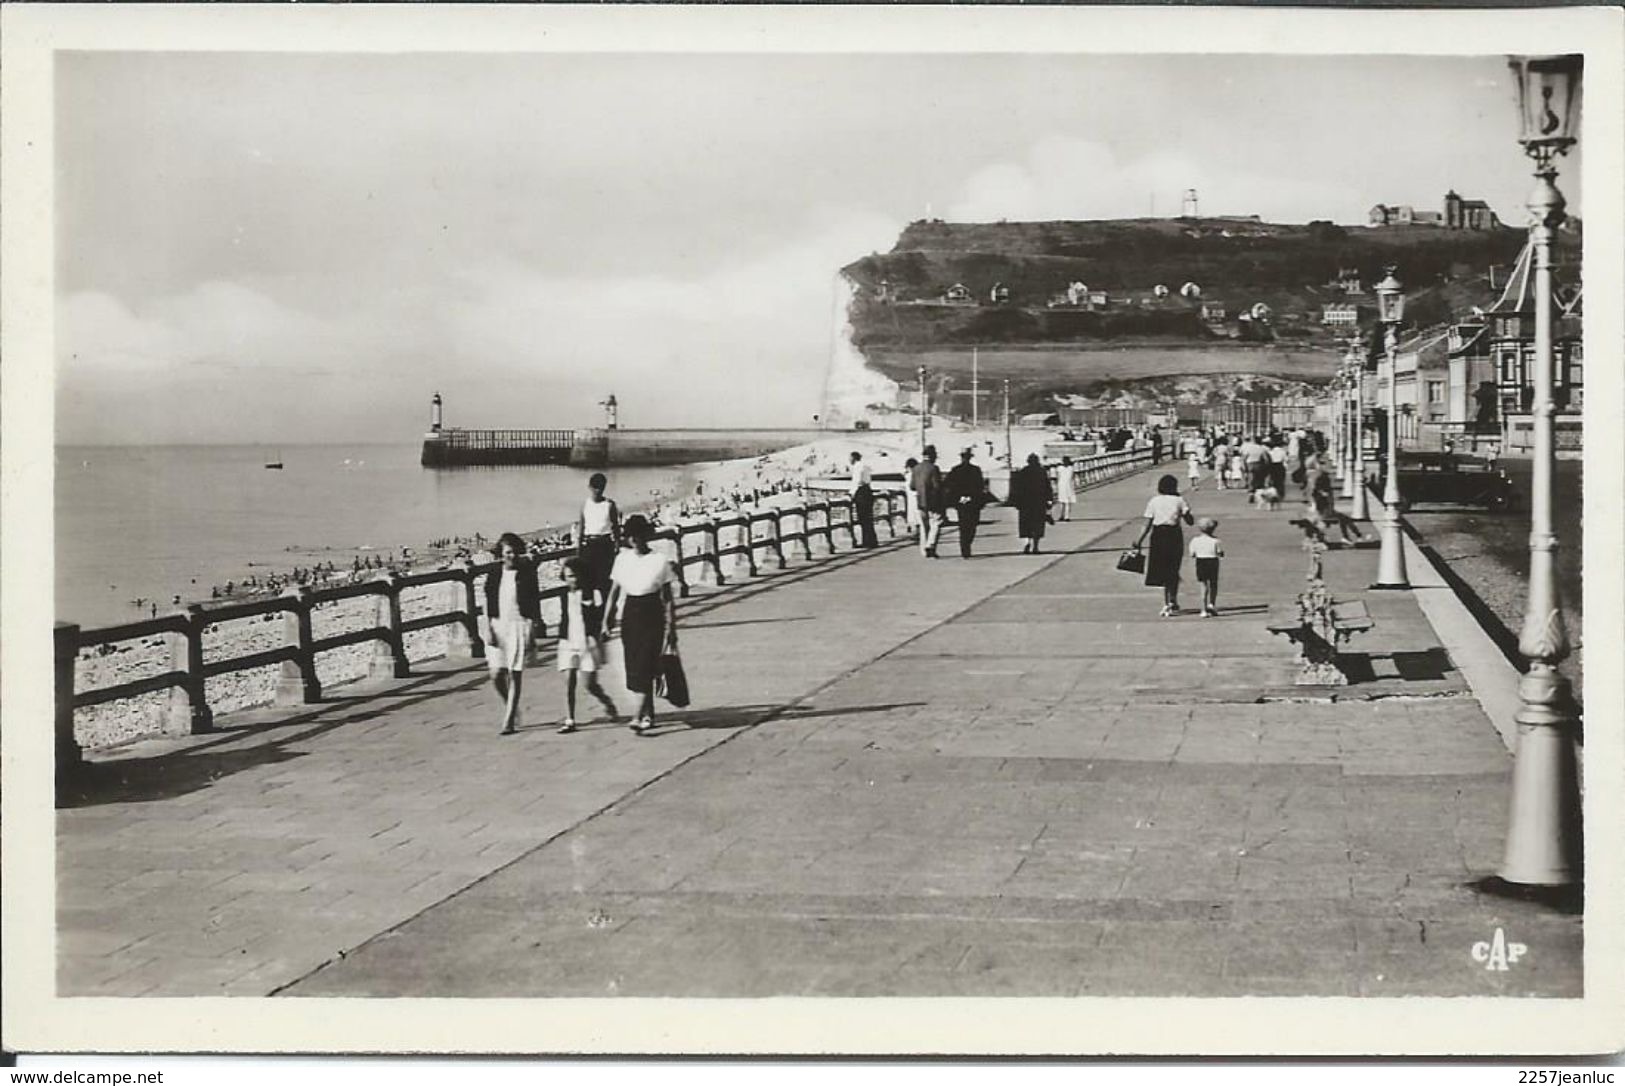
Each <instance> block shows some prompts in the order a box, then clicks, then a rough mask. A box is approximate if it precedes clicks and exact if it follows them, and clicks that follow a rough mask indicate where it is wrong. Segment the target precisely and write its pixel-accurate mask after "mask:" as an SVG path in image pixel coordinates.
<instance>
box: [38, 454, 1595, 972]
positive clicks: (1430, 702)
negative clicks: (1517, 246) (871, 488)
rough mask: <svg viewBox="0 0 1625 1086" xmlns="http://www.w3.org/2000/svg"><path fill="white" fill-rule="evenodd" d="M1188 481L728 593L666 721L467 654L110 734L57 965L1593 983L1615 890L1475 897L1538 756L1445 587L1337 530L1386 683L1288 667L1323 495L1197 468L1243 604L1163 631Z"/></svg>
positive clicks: (692, 615) (692, 642)
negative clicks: (959, 542)
mask: <svg viewBox="0 0 1625 1086" xmlns="http://www.w3.org/2000/svg"><path fill="white" fill-rule="evenodd" d="M1150 479H1151V477H1149V476H1144V475H1142V476H1139V477H1136V478H1132V479H1128V480H1122V481H1119V482H1116V483H1113V484H1110V485H1108V486H1106V487H1103V488H1100V489H1099V490H1096V491H1092V492H1090V493H1088V494H1086V495H1084V497H1083V500H1082V502H1081V504H1080V505H1079V507H1078V508H1079V512H1080V513H1081V514H1083V515H1084V518H1085V519H1082V520H1076V521H1073V522H1070V523H1067V524H1062V525H1057V526H1056V527H1055V529H1053V530H1052V535H1051V537H1050V539H1049V540H1047V542H1048V543H1050V544H1051V545H1052V547H1053V548H1054V553H1049V554H1044V555H1040V556H1037V557H1027V556H1023V555H1021V554H1020V553H1019V545H1018V543H1017V541H1016V540H1015V539H1014V538H1013V530H1012V527H1013V526H1012V524H1011V522H1010V521H1011V518H1010V515H1009V512H1008V511H1006V510H1002V509H994V510H990V512H989V517H990V519H993V520H995V523H994V524H992V525H990V526H988V527H986V528H984V529H983V536H982V538H981V539H979V540H978V544H979V550H980V551H981V552H982V553H981V554H979V555H978V556H977V557H976V558H975V559H973V560H971V561H968V562H967V561H961V560H960V559H958V558H957V557H945V558H943V559H941V560H939V561H936V562H927V561H925V560H923V559H921V558H920V557H919V555H918V554H917V552H914V551H913V550H912V549H910V548H908V547H906V546H903V545H896V546H890V547H886V548H883V549H882V550H880V551H877V552H869V553H856V554H853V553H848V554H844V555H842V556H839V557H836V558H834V559H831V560H828V561H824V562H821V563H815V564H804V565H801V566H799V567H792V568H791V569H790V570H788V571H785V572H782V573H774V574H772V575H770V576H767V577H763V578H761V579H759V580H757V581H754V582H751V583H749V584H744V585H737V586H730V587H729V588H727V589H723V590H702V591H704V592H705V594H704V595H702V596H698V597H697V598H695V599H693V600H690V601H688V603H687V604H686V605H685V606H684V608H683V612H682V618H681V621H682V626H683V630H684V636H683V644H684V649H685V654H686V656H687V658H688V661H689V665H690V670H691V679H692V683H693V686H694V689H695V692H696V698H697V706H696V707H695V708H694V709H693V710H691V711H689V712H685V713H681V714H674V715H673V716H671V717H668V718H667V719H668V720H669V721H671V725H670V726H668V727H664V728H662V729H660V730H659V731H658V732H657V733H656V734H654V735H652V736H650V737H646V738H642V739H639V738H637V737H635V736H633V735H632V734H631V733H630V732H628V731H627V730H625V729H623V728H611V727H608V726H589V727H587V728H585V729H584V730H583V731H582V732H580V733H579V734H577V735H573V736H560V735H556V734H554V732H553V731H552V721H553V720H555V719H556V713H557V708H556V707H559V706H561V704H562V694H561V684H560V683H559V681H558V679H557V676H556V675H553V674H547V675H546V677H545V678H544V679H542V681H540V682H535V683H534V685H532V686H529V687H527V689H526V702H527V719H528V720H529V721H533V722H536V723H534V724H533V726H532V727H530V728H528V729H527V730H525V731H524V732H522V733H521V734H520V735H518V736H515V737H512V738H508V739H499V738H498V737H497V736H496V735H495V734H494V731H495V724H494V719H495V715H496V713H495V711H496V709H497V704H496V702H495V700H494V697H493V696H492V695H491V694H490V693H489V692H488V690H487V689H485V688H483V686H482V683H483V679H484V676H483V672H482V671H479V670H475V669H469V668H463V669H445V670H440V671H426V672H425V673H423V674H422V675H420V676H419V677H417V678H414V679H412V680H408V681H404V682H401V683H396V684H389V685H387V686H384V687H374V688H371V689H368V688H355V689H354V691H350V690H346V691H345V692H344V695H343V696H342V697H340V698H338V699H335V700H334V701H333V702H331V703H330V704H327V705H324V706H322V707H321V708H320V710H319V711H316V712H309V713H304V714H301V715H297V716H294V717H292V718H289V717H288V716H287V715H286V714H282V715H275V714H271V713H262V714H245V715H244V716H242V717H239V718H235V719H232V720H230V721H229V722H228V730H226V731H225V732H223V733H221V734H218V735H214V736H208V737H199V738H196V739H191V740H184V741H173V740H169V741H153V742H149V743H143V744H140V745H138V746H135V747H132V748H125V749H122V750H119V751H117V752H113V753H111V754H109V755H105V756H103V757H101V758H99V759H98V760H97V762H96V764H95V766H94V769H93V777H92V779H91V783H90V785H89V786H88V787H87V788H86V790H85V794H84V795H82V796H80V797H78V798H77V799H75V800H73V801H72V802H73V803H75V804H76V805H74V806H70V807H68V808H66V809H64V810H62V811H60V812H59V830H60V841H59V852H58V860H59V880H58V881H59V886H58V890H59V899H58V915H59V925H60V932H59V939H60V941H59V951H60V965H59V976H58V980H59V989H60V991H61V994H64V995H135V994H155V995H156V994H250V995H253V994H260V995H263V994H266V993H269V992H282V993H287V994H294V995H413V996H431V995H432V996H474V995H489V996H544V995H611V994H625V995H741V996H753V995H777V994H817V995H864V994H874V995H881V994H885V995H982V994H1025V995H1070V994H1090V995H1094V994H1111V995H1131V994H1148V995H1149V994H1156V995H1221V994H1256V995H1286V994H1326V995H1362V994H1368V995H1395V994H1404V993H1426V994H1434V995H1471V994H1496V993H1504V994H1551V995H1577V994H1579V992H1580V990H1581V984H1580V922H1579V918H1578V917H1574V916H1569V915H1563V914H1560V913H1557V912H1554V911H1552V910H1550V909H1546V908H1542V907H1539V906H1535V905H1532V904H1523V903H1515V902H1509V901H1505V900H1502V899H1498V898H1492V897H1486V896H1482V895H1480V894H1478V893H1477V892H1475V891H1474V890H1473V889H1472V888H1471V887H1470V885H1469V884H1470V883H1471V882H1472V880H1474V879H1477V878H1479V877H1482V876H1484V875H1487V874H1490V873H1492V872H1493V871H1494V869H1495V867H1496V865H1497V863H1498V861H1499V858H1500V857H1499V850H1500V845H1501V841H1502V835H1503V830H1504V820H1505V811H1506V805H1507V785H1508V777H1509V769H1510V759H1509V757H1508V755H1507V753H1506V750H1505V747H1504V746H1503V745H1502V743H1501V740H1500V738H1499V737H1498V735H1497V733H1496V731H1495V729H1494V727H1493V726H1492V725H1491V724H1490V722H1489V720H1488V719H1487V718H1486V717H1485V715H1484V714H1483V712H1482V711H1481V710H1480V708H1479V706H1478V703H1477V702H1476V701H1475V700H1474V698H1473V697H1472V695H1471V693H1470V691H1469V690H1468V689H1467V686H1466V684H1465V683H1464V682H1463V680H1462V677H1461V675H1460V674H1459V673H1458V672H1457V671H1456V670H1455V669H1454V666H1453V664H1452V662H1451V659H1450V655H1449V653H1447V652H1446V651H1445V650H1444V649H1443V648H1442V646H1441V645H1440V644H1439V642H1438V639H1437V637H1436V636H1435V634H1434V633H1433V630H1432V627H1431V626H1430V625H1429V624H1428V622H1427V621H1426V619H1425V618H1424V617H1423V615H1422V612H1421V611H1420V610H1419V609H1418V607H1417V605H1416V603H1415V601H1414V599H1413V598H1412V595H1411V594H1410V593H1408V592H1397V593H1365V592H1363V587H1364V585H1365V583H1366V582H1368V581H1369V580H1370V579H1371V578H1372V577H1373V576H1374V573H1375V566H1376V553H1375V552H1374V551H1369V550H1356V551H1338V552H1333V553H1332V554H1330V555H1329V556H1328V559H1327V573H1328V578H1329V580H1330V582H1331V583H1332V585H1333V587H1334V589H1336V590H1337V592H1338V594H1339V595H1351V594H1362V595H1363V596H1364V598H1366V599H1367V600H1368V602H1369V604H1370V607H1371V611H1372V613H1373V615H1374V616H1375V617H1376V620H1377V624H1378V625H1377V629H1376V630H1375V631H1373V632H1372V633H1371V634H1369V635H1366V637H1365V642H1366V644H1364V645H1363V646H1357V647H1362V648H1363V649H1364V650H1365V651H1366V652H1368V653H1369V654H1370V655H1369V657H1368V658H1366V659H1365V661H1364V663H1365V665H1366V676H1367V681H1366V682H1363V683H1361V684H1359V685H1356V686H1353V687H1349V688H1345V689H1344V690H1342V691H1340V692H1339V694H1338V697H1337V699H1336V700H1335V701H1334V700H1331V699H1329V698H1328V697H1327V696H1326V694H1327V691H1325V690H1324V689H1322V688H1294V687H1292V686H1291V685H1290V684H1291V677H1292V673H1293V671H1294V666H1293V664H1292V659H1291V652H1290V650H1289V648H1288V646H1287V645H1286V644H1285V642H1284V641H1282V640H1280V639H1276V638H1272V637H1270V636H1269V635H1268V634H1267V633H1266V632H1265V630H1264V628H1263V627H1264V621H1265V616H1264V613H1263V612H1264V610H1265V609H1266V608H1267V607H1268V605H1270V604H1272V603H1288V602H1290V601H1291V599H1292V596H1293V595H1294V594H1295V593H1296V592H1297V591H1298V590H1299V588H1300V587H1301V583H1302V571H1303V569H1304V565H1305V563H1304V557H1303V555H1302V553H1301V551H1300V550H1299V538H1298V533H1297V532H1296V531H1294V530H1293V529H1291V528H1290V527H1289V526H1288V525H1287V524H1286V523H1285V522H1286V520H1288V519H1289V518H1290V517H1291V516H1292V515H1293V514H1292V513H1288V512H1282V513H1277V514H1270V513H1266V512H1263V511H1252V510H1249V509H1248V508H1246V506H1245V504H1244V501H1243V498H1242V496H1241V495H1239V494H1236V493H1233V492H1230V493H1224V492H1221V493H1211V492H1208V491H1205V490H1204V491H1199V492H1198V493H1197V494H1196V495H1194V496H1193V504H1194V505H1195V506H1196V507H1197V509H1198V512H1199V513H1211V514H1212V515H1215V516H1217V517H1218V518H1219V519H1220V521H1221V524H1220V530H1219V534H1220V536H1221V538H1223V540H1224V541H1225V544H1226V547H1227V549H1228V551H1229V553H1230V555H1231V557H1230V558H1228V559H1227V560H1226V563H1225V567H1224V591H1223V594H1222V596H1221V600H1220V602H1221V606H1223V607H1224V608H1225V609H1226V613H1225V614H1224V615H1223V616H1221V617H1219V618H1216V619H1201V618H1198V617H1196V616H1195V614H1194V613H1187V614H1186V615H1185V616H1182V617H1180V618H1177V619H1159V618H1158V617H1157V608H1158V605H1159V600H1158V593H1157V591H1156V590H1154V589H1147V588H1143V587H1141V586H1139V585H1138V584H1137V583H1136V580H1135V579H1134V578H1132V577H1130V576H1129V575H1127V574H1122V573H1118V572H1116V571H1115V570H1114V569H1113V568H1112V567H1113V562H1114V559H1115V556H1116V553H1117V551H1118V550H1119V549H1120V548H1121V546H1122V545H1123V544H1124V542H1125V541H1126V540H1128V539H1129V538H1131V536H1132V534H1134V533H1137V530H1138V528H1137V522H1135V521H1134V518H1135V517H1136V516H1137V515H1138V513H1139V511H1140V509H1141V508H1142V507H1143V505H1144V500H1145V496H1146V493H1147V491H1148V490H1149V486H1150ZM945 543H948V544H949V545H948V546H946V547H945V548H944V551H945V553H946V552H948V551H952V550H953V546H952V544H951V542H950V541H949V540H947V539H945ZM1184 602H1185V603H1186V605H1187V606H1188V607H1189V606H1191V605H1192V604H1193V603H1194V602H1195V597H1194V596H1191V597H1190V598H1188V599H1187V600H1185V601H1184ZM623 704H624V702H623ZM1497 927H1503V928H1504V929H1505V931H1506V935H1507V937H1508V938H1509V939H1512V940H1516V941H1518V942H1522V943H1524V944H1526V945H1527V946H1528V947H1529V948H1530V949H1529V951H1528V953H1527V954H1526V955H1525V956H1524V957H1523V958H1522V960H1521V961H1520V962H1519V963H1518V965H1517V966H1516V967H1514V969H1513V970H1511V971H1508V972H1493V971H1489V970H1487V969H1485V968H1484V965H1483V964H1482V963H1478V962H1475V961H1473V959H1472V956H1471V948H1472V946H1473V944H1474V943H1476V942H1478V941H1480V940H1488V939H1490V938H1491V937H1492V935H1493V934H1494V932H1495V929H1496V928H1497Z"/></svg>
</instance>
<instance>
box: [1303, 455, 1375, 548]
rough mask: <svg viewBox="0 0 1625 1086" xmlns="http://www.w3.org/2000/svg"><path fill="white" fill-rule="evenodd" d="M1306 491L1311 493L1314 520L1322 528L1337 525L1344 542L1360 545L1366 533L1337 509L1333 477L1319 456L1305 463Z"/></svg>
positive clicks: (1310, 502) (1310, 501)
mask: <svg viewBox="0 0 1625 1086" xmlns="http://www.w3.org/2000/svg"><path fill="white" fill-rule="evenodd" d="M1303 470H1304V489H1306V490H1307V491H1308V492H1309V504H1310V506H1311V507H1312V508H1313V509H1314V518H1315V520H1316V521H1318V522H1319V524H1320V527H1321V528H1322V529H1323V530H1324V529H1325V528H1327V527H1329V526H1331V525H1333V524H1335V525H1337V527H1338V529H1339V530H1340V531H1341V532H1342V533H1343V542H1345V543H1350V542H1353V543H1358V542H1359V541H1361V540H1363V539H1364V538H1365V533H1364V532H1362V531H1361V530H1360V526H1359V525H1358V524H1356V523H1355V521H1354V518H1353V517H1351V516H1349V515H1348V514H1347V513H1344V512H1342V511H1341V510H1339V509H1338V508H1337V504H1336V500H1335V499H1334V498H1333V496H1332V477H1331V475H1329V474H1328V473H1327V472H1326V471H1325V470H1324V469H1323V468H1322V467H1321V466H1320V458H1319V457H1318V456H1311V457H1310V458H1309V459H1308V460H1306V461H1304V467H1303Z"/></svg>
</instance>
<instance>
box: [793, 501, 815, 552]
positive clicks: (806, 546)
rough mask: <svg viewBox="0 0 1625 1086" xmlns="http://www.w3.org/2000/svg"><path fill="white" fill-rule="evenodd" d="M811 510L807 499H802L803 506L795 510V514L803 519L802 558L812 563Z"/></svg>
mask: <svg viewBox="0 0 1625 1086" xmlns="http://www.w3.org/2000/svg"><path fill="white" fill-rule="evenodd" d="M809 508H810V506H809V503H808V501H807V499H806V498H802V499H801V504H800V505H798V506H796V507H795V508H794V512H795V514H796V515H797V516H799V517H800V518H801V556H802V557H803V558H804V559H806V560H807V561H809V562H811V561H812V518H811V517H810V516H809V515H808V513H807V510H808V509H809Z"/></svg>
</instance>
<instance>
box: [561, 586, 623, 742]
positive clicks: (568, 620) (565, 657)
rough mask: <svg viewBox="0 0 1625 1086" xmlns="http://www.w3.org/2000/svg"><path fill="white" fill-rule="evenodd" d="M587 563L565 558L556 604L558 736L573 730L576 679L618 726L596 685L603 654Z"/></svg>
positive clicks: (618, 717) (615, 713)
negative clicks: (560, 681) (560, 698)
mask: <svg viewBox="0 0 1625 1086" xmlns="http://www.w3.org/2000/svg"><path fill="white" fill-rule="evenodd" d="M586 575H587V563H586V562H585V561H584V560H582V559H581V558H579V557H578V558H568V559H566V560H565V562H564V572H563V576H564V596H563V597H562V598H561V599H560V600H559V644H558V654H559V671H561V672H563V673H564V677H565V678H564V711H565V716H564V722H563V723H562V724H560V725H559V732H560V734H564V735H568V734H569V733H570V732H573V731H575V730H576V675H577V673H580V674H582V675H585V676H586V677H587V681H586V687H587V693H589V694H591V695H592V696H593V697H595V698H597V699H598V701H599V703H600V704H601V705H603V707H604V711H605V712H606V713H608V714H609V721H610V723H611V724H618V723H620V720H621V715H620V713H619V712H618V711H617V710H616V708H615V702H614V701H613V700H611V699H610V696H609V695H608V694H606V693H604V688H603V687H601V686H599V685H598V672H599V670H600V669H601V668H602V667H603V666H604V650H603V647H602V646H600V645H599V643H598V632H599V630H600V628H601V626H602V611H601V605H602V603H603V599H602V597H601V596H599V594H598V592H597V591H596V590H594V589H592V588H590V587H588V586H587V584H586Z"/></svg>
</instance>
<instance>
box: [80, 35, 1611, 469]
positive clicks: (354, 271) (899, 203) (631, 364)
mask: <svg viewBox="0 0 1625 1086" xmlns="http://www.w3.org/2000/svg"><path fill="white" fill-rule="evenodd" d="M56 80H57V83H56V87H57V96H56V106H57V115H56V153H57V172H56V196H55V199H56V237H57V258H56V275H57V279H56V297H57V313H56V333H57V340H56V343H57V405H56V419H57V440H58V442H59V443H63V444H91V443H111V444H124V443H190V442H202V443H224V442H255V443H272V444H276V443H290V444H291V443H301V442H324V441H325V442H353V441H414V440H416V439H417V438H418V437H419V435H420V434H421V433H422V431H423V430H424V429H425V427H426V424H427V420H428V403H429V398H430V396H431V395H432V394H433V393H434V392H436V391H439V392H440V393H441V394H442V395H443V396H444V397H445V401H446V409H445V410H446V422H447V424H448V425H460V426H511V427H522V426H538V427H540V426H566V427H568V426H579V425H594V424H596V423H597V422H598V420H599V419H600V418H601V414H600V412H599V410H598V408H597V406H596V404H597V402H598V401H599V400H601V399H603V398H604V396H605V395H606V394H608V393H610V392H613V393H615V395H616V397H617V399H618V400H619V402H620V404H621V417H622V424H623V425H626V426H640V425H646V426H659V425H694V426H739V425H758V426H774V425H803V424H808V423H810V422H811V419H812V416H813V415H814V414H815V413H816V412H818V410H819V399H820V391H821V389H822V386H823V381H824V375H825V370H826V367H827V365H828V362H829V358H830V354H831V345H832V342H833V336H834V334H835V329H834V327H833V321H832V313H833V299H834V297H835V290H836V273H837V271H838V269H839V268H840V267H841V266H842V265H844V264H847V263H849V262H851V261H852V260H854V259H856V258H858V257H860V256H863V255H865V254H867V253H869V252H871V251H886V250H888V249H890V248H891V246H892V244H893V242H894V241H895V240H896V237H897V234H898V233H899V231H900V230H901V229H902V228H903V227H904V226H905V225H906V224H907V223H908V222H910V221H911V220H915V219H919V218H922V217H925V216H927V215H930V216H935V217H940V218H945V219H948V220H950V221H987V220H994V219H1000V218H1004V219H1011V220H1024V219H1055V218H1059V219H1066V218H1077V219H1088V218H1115V217H1127V216H1143V215H1146V214H1156V215H1162V216H1167V215H1175V214H1178V213H1179V208H1180V196H1181V194H1182V193H1183V191H1184V190H1185V189H1187V188H1195V189H1197V190H1198V193H1199V195H1200V201H1201V211H1202V212H1203V213H1204V214H1257V215H1261V216H1262V217H1263V218H1265V219H1266V220H1270V221H1279V222H1307V221H1309V220H1311V219H1332V220H1335V221H1338V222H1343V223H1363V222H1364V221H1365V218H1366V212H1367V211H1368V209H1369V208H1370V207H1371V205H1372V204H1375V203H1378V202H1383V203H1410V204H1414V205H1416V206H1417V207H1419V208H1430V209H1437V208H1439V207H1440V204H1441V199H1442V197H1443V194H1444V192H1445V191H1446V190H1447V189H1449V188H1454V189H1455V190H1456V191H1458V192H1459V193H1461V194H1462V195H1464V196H1467V197H1478V198H1483V199H1487V200H1488V201H1489V202H1490V204H1491V206H1492V207H1494V208H1495V209H1496V211H1497V212H1498V213H1499V214H1500V216H1501V217H1502V219H1503V220H1504V221H1507V222H1509V223H1512V224H1517V225H1522V223H1523V222H1524V213H1523V211H1522V210H1521V205H1522V202H1523V199H1524V197H1525V195H1526V193H1527V191H1528V189H1529V187H1530V180H1529V170H1528V166H1527V163H1526V160H1525V159H1524V158H1523V156H1522V154H1521V152H1520V150H1519V148H1518V146H1517V144H1516V143H1515V139H1516V136H1517V132H1516V110H1515V106H1514V102H1513V90H1512V86H1511V81H1510V76H1509V74H1508V72H1507V69H1506V62H1505V60H1504V59H1503V58H1502V57H1500V56H1489V57H1483V58H1437V57H1434V58H1429V57H1377V58H1372V57H1315V58H1302V57H1290V56H1287V57H1282V56H1276V57H1262V56H1213V55H1199V56H1181V57H1157V56H1137V57H1114V56H1097V57H1090V56H1078V55H1068V56H1060V55H1056V56H1043V55H1038V56H1035V55H1010V54H1002V55H1001V54H970V55H937V56H927V55H887V56H878V55H856V54H826V55H804V56H796V55H790V56H785V55H774V56H766V55H702V54H593V55H587V54H503V55H479V54H434V55H430V54H395V55H389V54H382V55H358V54H254V53H236V54H229V55H228V54H218V53H217V54H208V53H162V52H158V53H118V52H109V53H67V54H62V55H60V56H59V57H58V60H57V76H56ZM1576 166H1577V163H1575V162H1568V163H1565V177H1564V178H1563V179H1562V181H1561V184H1562V185H1563V189H1564V192H1565V194H1566V195H1567V197H1568V199H1569V202H1570V208H1571V210H1573V211H1576V212H1577V211H1578V210H1579V208H1580V204H1579V186H1578V178H1577V169H1576V168H1575V167H1576Z"/></svg>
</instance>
